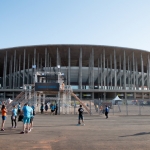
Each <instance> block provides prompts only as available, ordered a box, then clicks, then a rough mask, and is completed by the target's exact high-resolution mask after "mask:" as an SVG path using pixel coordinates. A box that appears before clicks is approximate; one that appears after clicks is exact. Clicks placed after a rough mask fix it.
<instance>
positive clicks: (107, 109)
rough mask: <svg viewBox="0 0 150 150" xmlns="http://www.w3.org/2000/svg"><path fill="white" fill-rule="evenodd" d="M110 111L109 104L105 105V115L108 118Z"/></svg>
mask: <svg viewBox="0 0 150 150" xmlns="http://www.w3.org/2000/svg"><path fill="white" fill-rule="evenodd" d="M108 113H109V108H108V106H107V105H106V106H105V116H106V119H107V118H108Z"/></svg>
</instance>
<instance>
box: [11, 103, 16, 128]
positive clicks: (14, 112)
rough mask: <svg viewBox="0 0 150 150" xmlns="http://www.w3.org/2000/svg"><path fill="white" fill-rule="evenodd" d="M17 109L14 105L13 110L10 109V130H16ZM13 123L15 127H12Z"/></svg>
mask: <svg viewBox="0 0 150 150" xmlns="http://www.w3.org/2000/svg"><path fill="white" fill-rule="evenodd" d="M16 120H17V109H16V106H15V105H14V107H13V109H12V115H11V124H12V128H16V127H17V121H16ZM14 123H15V126H14Z"/></svg>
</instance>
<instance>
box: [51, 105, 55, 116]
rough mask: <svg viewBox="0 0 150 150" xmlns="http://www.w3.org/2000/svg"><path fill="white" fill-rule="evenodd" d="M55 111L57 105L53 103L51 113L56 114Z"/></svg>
mask: <svg viewBox="0 0 150 150" xmlns="http://www.w3.org/2000/svg"><path fill="white" fill-rule="evenodd" d="M54 112H55V105H54V104H51V115H54Z"/></svg>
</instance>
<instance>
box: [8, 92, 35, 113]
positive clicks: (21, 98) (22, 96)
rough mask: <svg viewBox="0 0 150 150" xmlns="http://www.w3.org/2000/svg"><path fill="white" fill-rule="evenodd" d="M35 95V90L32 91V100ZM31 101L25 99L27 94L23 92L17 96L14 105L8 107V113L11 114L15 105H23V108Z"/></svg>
mask: <svg viewBox="0 0 150 150" xmlns="http://www.w3.org/2000/svg"><path fill="white" fill-rule="evenodd" d="M33 93H34V90H32V91H31V99H32V97H33ZM28 95H29V93H28ZM28 95H27V97H28ZM31 99H25V92H24V91H22V92H21V93H20V94H18V95H17V97H16V98H15V99H14V100H13V102H12V103H10V104H8V105H7V106H6V107H7V111H8V112H11V111H12V108H13V105H17V104H18V103H21V106H23V105H24V104H25V103H27V102H29V101H30V100H31Z"/></svg>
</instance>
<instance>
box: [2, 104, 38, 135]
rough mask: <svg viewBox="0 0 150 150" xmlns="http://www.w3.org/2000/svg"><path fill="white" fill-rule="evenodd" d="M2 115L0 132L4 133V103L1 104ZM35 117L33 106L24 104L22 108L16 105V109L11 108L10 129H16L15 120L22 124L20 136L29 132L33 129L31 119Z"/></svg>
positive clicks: (5, 116)
mask: <svg viewBox="0 0 150 150" xmlns="http://www.w3.org/2000/svg"><path fill="white" fill-rule="evenodd" d="M1 113H2V124H1V131H5V129H4V127H5V121H6V118H7V113H8V112H7V108H6V105H5V103H3V104H2V108H1ZM34 115H35V110H34V106H33V105H32V106H29V105H28V103H26V104H24V106H23V107H21V104H20V103H19V104H18V107H16V105H14V106H13V109H12V112H11V125H12V128H17V118H18V121H22V122H23V128H22V131H21V132H20V133H21V134H24V133H28V132H31V130H32V129H33V118H34Z"/></svg>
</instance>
